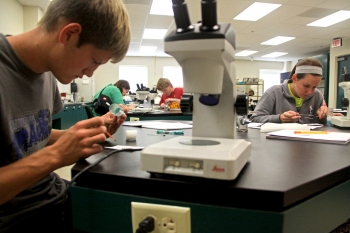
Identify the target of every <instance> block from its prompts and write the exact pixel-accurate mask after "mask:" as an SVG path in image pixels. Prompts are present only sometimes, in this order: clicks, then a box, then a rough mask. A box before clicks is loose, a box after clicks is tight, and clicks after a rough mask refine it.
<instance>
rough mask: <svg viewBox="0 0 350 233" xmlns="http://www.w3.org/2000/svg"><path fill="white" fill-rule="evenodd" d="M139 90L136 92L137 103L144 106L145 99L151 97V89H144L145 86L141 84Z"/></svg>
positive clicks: (138, 86)
mask: <svg viewBox="0 0 350 233" xmlns="http://www.w3.org/2000/svg"><path fill="white" fill-rule="evenodd" d="M136 86H137V90H136V95H137V101H138V102H139V103H140V104H143V102H144V101H145V99H147V97H148V96H149V93H150V92H149V88H147V87H144V86H143V84H142V83H141V87H140V85H139V84H138V83H137V84H136Z"/></svg>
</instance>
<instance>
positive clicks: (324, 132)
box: [294, 131, 328, 134]
mask: <svg viewBox="0 0 350 233" xmlns="http://www.w3.org/2000/svg"><path fill="white" fill-rule="evenodd" d="M294 134H328V132H327V131H294Z"/></svg>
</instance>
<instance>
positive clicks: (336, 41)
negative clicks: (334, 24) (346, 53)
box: [332, 38, 342, 48]
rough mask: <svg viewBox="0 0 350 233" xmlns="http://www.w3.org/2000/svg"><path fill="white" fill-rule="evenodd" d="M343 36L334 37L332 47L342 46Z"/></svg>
mask: <svg viewBox="0 0 350 233" xmlns="http://www.w3.org/2000/svg"><path fill="white" fill-rule="evenodd" d="M341 42H342V41H341V38H334V39H333V43H332V48H334V47H340V46H341Z"/></svg>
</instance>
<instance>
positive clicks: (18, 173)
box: [0, 147, 59, 205]
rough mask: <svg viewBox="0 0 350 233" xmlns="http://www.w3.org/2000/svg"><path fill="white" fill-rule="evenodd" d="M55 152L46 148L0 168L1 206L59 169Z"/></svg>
mask: <svg viewBox="0 0 350 233" xmlns="http://www.w3.org/2000/svg"><path fill="white" fill-rule="evenodd" d="M55 153H56V152H55V151H53V150H52V148H51V147H46V148H44V149H42V150H40V151H38V152H36V153H34V154H31V155H29V156H27V157H26V158H23V159H21V160H18V161H17V162H15V163H12V164H10V165H7V166H4V167H1V168H0V205H1V204H3V203H5V202H7V201H8V200H10V199H11V198H13V197H14V196H16V195H17V194H18V193H20V192H22V191H23V190H25V189H26V188H28V187H30V186H31V185H33V184H35V183H36V182H38V181H39V180H40V179H42V178H44V177H45V176H46V175H47V174H49V173H50V172H52V171H54V170H55V169H57V168H59V164H58V161H55V159H54V158H55V156H54V155H55Z"/></svg>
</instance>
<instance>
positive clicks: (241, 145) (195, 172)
mask: <svg viewBox="0 0 350 233" xmlns="http://www.w3.org/2000/svg"><path fill="white" fill-rule="evenodd" d="M192 142H194V143H195V144H196V145H189V144H191V143H192ZM198 142H199V144H198ZM206 142H208V143H206ZM210 144H211V145H210ZM250 144H251V143H250V142H247V141H245V140H243V139H227V138H206V137H190V136H178V137H175V138H172V139H169V140H165V141H162V142H159V143H155V144H153V145H150V146H147V147H145V148H144V149H143V150H142V151H141V159H140V160H141V161H140V167H141V170H143V171H148V172H154V173H166V174H173V175H182V176H197V177H203V178H209V179H219V180H233V179H235V178H236V177H237V176H238V174H239V172H240V171H241V170H242V169H243V167H244V165H245V164H246V163H247V162H248V160H249V158H250V150H251V147H250Z"/></svg>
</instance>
